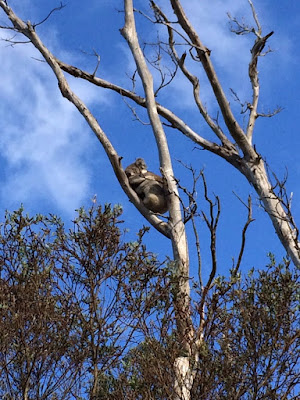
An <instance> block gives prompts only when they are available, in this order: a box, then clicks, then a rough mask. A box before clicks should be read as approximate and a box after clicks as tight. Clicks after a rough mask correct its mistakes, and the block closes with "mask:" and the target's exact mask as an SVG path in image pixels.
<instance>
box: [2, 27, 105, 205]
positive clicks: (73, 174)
mask: <svg viewBox="0 0 300 400" xmlns="http://www.w3.org/2000/svg"><path fill="white" fill-rule="evenodd" d="M2 37H3V33H2ZM55 46H57V44H55ZM0 57H1V64H0V74H1V82H0V102H1V107H0V132H1V136H0V156H1V158H2V160H3V164H5V171H3V168H1V169H2V173H1V175H2V174H3V176H2V183H1V191H0V196H1V203H2V204H4V206H5V207H8V206H9V204H12V205H14V204H19V203H20V202H25V201H26V200H29V199H30V202H31V203H33V204H34V203H36V202H40V201H47V202H48V203H49V202H50V203H51V202H53V203H55V206H56V207H58V208H60V209H61V211H63V212H69V213H71V212H72V211H73V210H74V208H76V207H78V206H80V205H81V204H82V202H83V200H84V199H85V198H86V196H88V197H90V192H91V189H90V188H89V185H90V173H89V171H88V166H87V165H86V163H83V162H82V158H83V156H84V155H85V153H86V152H87V151H88V149H89V148H90V147H92V146H91V140H92V135H91V134H90V132H89V128H88V126H87V125H86V123H85V121H84V120H83V118H82V117H81V115H80V114H79V113H78V111H77V110H76V109H75V107H74V106H73V105H72V104H71V103H69V102H68V101H67V100H66V99H63V98H62V96H61V95H60V93H59V90H58V88H57V82H56V80H55V77H54V76H53V73H52V71H51V70H50V68H49V67H48V65H46V64H45V63H41V62H39V61H36V60H35V59H34V58H40V57H39V55H38V54H37V52H36V51H35V50H34V49H33V47H32V46H31V45H18V46H15V47H14V48H7V47H6V45H5V43H4V42H2V43H1V47H0ZM72 87H73V89H74V90H76V93H77V94H78V95H79V96H80V97H81V98H83V99H84V100H85V101H86V102H87V103H88V104H91V103H93V105H95V104H99V102H100V103H102V104H105V103H106V102H107V100H104V99H103V98H101V96H100V95H99V91H98V90H97V89H96V88H93V87H92V86H91V85H87V84H85V83H84V82H81V81H75V80H73V81H72Z"/></svg>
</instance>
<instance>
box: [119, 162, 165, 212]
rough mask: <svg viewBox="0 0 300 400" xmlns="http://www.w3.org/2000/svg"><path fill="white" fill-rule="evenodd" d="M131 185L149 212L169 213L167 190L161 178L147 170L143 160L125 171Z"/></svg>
mask: <svg viewBox="0 0 300 400" xmlns="http://www.w3.org/2000/svg"><path fill="white" fill-rule="evenodd" d="M125 173H126V175H127V177H128V180H129V184H130V186H131V187H132V189H133V190H134V191H135V192H136V194H137V195H138V196H139V198H140V199H141V200H142V202H143V203H144V205H145V207H147V208H148V210H150V211H152V212H154V213H159V214H164V213H165V212H167V211H168V202H167V190H166V187H165V183H164V180H163V178H162V177H161V176H159V175H156V174H154V173H153V172H150V171H148V170H147V165H146V163H145V161H144V160H143V159H142V158H137V160H136V161H135V162H134V163H132V164H130V165H128V167H127V168H126V169H125Z"/></svg>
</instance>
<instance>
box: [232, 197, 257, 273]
mask: <svg viewBox="0 0 300 400" xmlns="http://www.w3.org/2000/svg"><path fill="white" fill-rule="evenodd" d="M236 196H237V195H236ZM237 197H238V199H239V200H240V201H241V202H242V204H244V206H245V207H246V208H247V209H248V219H247V221H246V223H245V225H244V228H243V231H242V243H241V248H240V252H239V256H238V260H237V263H236V265H235V267H234V269H233V276H236V274H237V272H238V270H239V268H240V265H241V262H242V258H243V254H244V250H245V245H246V232H247V229H248V227H249V225H250V224H251V222H253V221H254V219H253V218H252V201H251V196H248V204H247V205H246V204H245V203H244V202H243V201H242V200H241V199H240V198H239V196H237Z"/></svg>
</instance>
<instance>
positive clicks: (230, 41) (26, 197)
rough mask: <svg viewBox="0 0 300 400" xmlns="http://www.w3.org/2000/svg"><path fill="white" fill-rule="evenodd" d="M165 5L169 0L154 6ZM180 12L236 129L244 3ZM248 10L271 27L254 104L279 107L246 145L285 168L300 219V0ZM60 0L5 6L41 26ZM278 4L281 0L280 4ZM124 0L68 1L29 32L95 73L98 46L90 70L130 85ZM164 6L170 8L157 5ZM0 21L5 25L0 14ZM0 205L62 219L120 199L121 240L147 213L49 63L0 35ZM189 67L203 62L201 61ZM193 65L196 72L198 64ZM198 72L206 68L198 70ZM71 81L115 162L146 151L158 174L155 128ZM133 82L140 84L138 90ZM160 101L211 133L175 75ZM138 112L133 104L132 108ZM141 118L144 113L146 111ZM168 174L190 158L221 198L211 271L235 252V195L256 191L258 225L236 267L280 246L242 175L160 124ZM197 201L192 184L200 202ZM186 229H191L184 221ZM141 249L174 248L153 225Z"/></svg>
mask: <svg viewBox="0 0 300 400" xmlns="http://www.w3.org/2000/svg"><path fill="white" fill-rule="evenodd" d="M160 3H161V4H164V5H165V3H166V2H160ZM182 3H183V5H185V6H186V10H187V14H188V15H189V16H190V17H191V20H192V22H193V24H194V25H195V27H196V28H197V29H198V32H199V34H200V37H201V38H202V40H203V42H204V43H205V45H206V46H207V47H208V48H210V49H211V50H212V60H213V62H214V63H215V67H216V70H217V73H218V75H219V78H220V80H221V82H222V83H223V86H224V89H225V91H226V94H228V97H229V99H230V101H231V102H232V104H233V109H234V111H235V113H236V115H237V116H238V118H239V121H240V123H241V124H242V125H243V115H241V114H240V109H239V106H238V105H237V104H234V99H233V98H232V96H231V95H230V88H232V89H234V90H235V91H236V92H237V93H238V95H239V97H240V98H241V100H242V101H246V100H249V99H250V96H251V92H250V83H249V79H248V75H247V63H248V61H249V56H250V52H249V51H250V48H251V43H252V41H251V39H252V38H251V39H250V37H245V36H243V37H238V36H236V35H234V34H232V33H231V32H230V31H229V28H228V19H227V16H226V12H230V13H231V14H232V15H233V16H239V17H240V18H242V17H244V18H245V20H246V21H249V22H251V21H252V20H251V13H250V9H249V6H248V2H247V0H226V1H224V0H223V1H221V0H214V1H212V0H210V1H208V0H207V1H206V0H203V1H201V2H200V1H197V0H191V1H188V0H185V1H183V2H182ZM254 3H255V6H256V9H257V12H258V15H259V18H260V22H261V24H262V27H263V32H264V34H267V33H269V32H270V31H272V30H274V31H275V34H274V35H273V36H272V38H271V40H270V41H269V45H270V47H271V49H272V50H273V51H272V53H270V54H268V55H267V56H266V57H264V58H262V59H260V61H259V71H260V82H261V99H260V110H261V111H262V112H268V111H269V110H273V109H275V108H276V107H277V106H281V107H282V108H283V111H282V112H281V113H280V114H279V115H277V116H275V117H273V118H271V119H270V118H266V119H259V120H258V121H257V125H256V129H255V136H254V141H255V144H256V146H257V150H258V151H259V152H260V153H261V154H262V155H263V156H264V157H266V158H267V161H268V163H269V164H270V166H271V167H272V169H273V170H274V171H275V172H276V173H277V174H278V176H279V177H282V176H283V175H284V173H285V169H286V168H287V170H288V174H289V179H288V184H287V188H288V192H293V207H292V210H293V214H294V217H295V219H296V221H298V224H300V205H299V198H300V187H299V181H300V179H299V178H300V164H299V155H298V154H299V148H300V146H299V145H300V139H299V133H298V130H299V109H300V104H299V102H300V97H299V94H298V93H299V67H298V65H299V55H300V50H299V46H298V43H299V36H300V33H299V32H300V31H299V26H300V21H299V19H300V3H299V2H298V1H297V0H291V1H288V2H284V3H283V2H274V1H272V0H256V1H255V2H254ZM58 4H59V2H56V1H52V0H48V1H47V2H41V1H38V0H30V1H29V0H25V1H22V4H21V5H20V4H19V2H18V1H9V5H10V6H11V7H12V8H13V9H14V10H15V11H16V12H17V13H18V14H19V16H21V17H22V18H23V19H24V20H31V21H32V22H38V21H40V20H42V19H43V18H44V17H45V16H46V15H47V13H48V12H49V10H51V9H52V8H53V7H56V6H57V5H58ZM145 4H147V2H144V1H141V0H140V1H136V2H135V5H136V7H137V8H141V9H143V10H146V6H145ZM282 4H284V6H283V5H282ZM121 10H122V1H120V0H117V1H113V2H112V1H109V0H106V1H100V2H99V1H96V0H91V1H89V3H88V6H85V5H83V3H82V1H79V0H70V1H68V3H67V6H66V7H65V8H64V9H63V10H61V11H60V12H58V13H55V14H53V15H52V17H51V18H50V19H49V20H48V21H47V22H46V23H45V24H43V25H41V26H40V27H38V28H37V32H38V33H39V34H40V36H41V38H42V40H43V41H44V43H45V44H46V45H47V46H48V47H49V48H50V50H51V51H52V52H53V53H54V54H55V55H56V56H57V57H58V58H60V59H61V60H63V61H65V62H68V63H70V64H74V65H76V66H78V67H79V68H82V69H84V70H88V71H89V72H93V70H94V68H95V62H96V60H95V58H94V57H93V56H92V55H91V54H92V53H93V52H94V51H96V52H97V53H99V54H100V56H101V63H100V67H99V70H98V72H97V75H98V76H100V77H102V78H104V79H107V80H110V81H112V82H114V83H117V84H120V85H122V86H124V87H126V88H131V82H130V79H129V78H128V76H130V75H131V74H132V73H133V71H134V63H133V60H132V57H131V55H130V53H129V50H128V48H127V46H126V43H125V40H124V39H123V38H122V37H121V35H120V33H119V29H120V28H121V27H122V26H123V17H124V15H123V13H122V12H120V11H121ZM165 10H166V11H167V10H168V8H165ZM0 24H1V25H4V24H7V20H6V17H5V15H4V14H3V13H2V12H1V14H0ZM137 28H138V31H139V33H140V39H141V42H142V41H145V40H147V41H150V40H153V41H154V40H155V38H156V31H155V30H154V29H153V26H152V25H151V24H150V23H149V22H147V21H146V20H145V19H144V18H143V17H141V16H138V17H137ZM10 35H11V32H9V31H4V30H2V31H1V38H7V37H11V36H10ZM0 56H1V63H0V74H1V80H0V101H1V108H0V132H1V135H0V163H1V168H0V177H1V183H2V184H1V190H0V210H1V219H2V217H3V214H4V210H5V209H8V210H14V209H16V208H18V207H19V205H20V203H23V204H24V207H25V209H26V211H28V212H29V213H38V212H42V213H48V212H52V213H57V214H59V215H60V216H62V217H63V219H64V220H65V221H66V222H67V221H70V219H71V218H72V217H73V216H74V215H75V212H74V210H75V209H76V208H79V207H80V206H82V205H84V206H86V207H89V206H90V205H91V204H92V198H93V196H94V195H95V194H96V195H97V199H98V202H99V203H101V204H104V203H107V202H108V203H112V204H116V203H121V204H122V205H123V209H124V220H125V221H126V222H125V226H126V227H127V228H129V229H130V231H129V233H128V234H127V238H128V239H134V237H135V232H137V230H138V229H139V227H141V226H142V225H143V224H147V221H145V220H144V219H143V217H142V216H140V215H139V214H138V212H137V211H136V210H135V208H134V207H133V206H132V205H131V204H130V203H129V201H128V199H127V197H126V196H125V195H124V193H123V192H122V190H121V189H120V187H119V185H118V182H117V179H116V178H115V177H114V175H113V173H112V168H111V166H110V164H109V162H108V159H107V158H106V155H105V153H104V151H103V149H102V148H101V145H100V143H98V142H97V140H96V138H95V137H94V136H93V133H92V132H91V130H90V129H89V127H88V126H87V124H86V123H85V121H84V120H83V118H82V117H81V116H80V115H79V114H78V112H77V111H76V109H75V108H74V107H73V106H72V105H71V104H70V103H69V102H68V101H67V100H65V99H63V98H62V97H61V95H60V93H59V91H58V88H57V83H56V80H55V78H54V76H53V73H52V71H51V70H50V68H49V67H48V65H46V64H45V63H42V62H40V61H38V60H37V59H39V58H40V57H39V55H38V54H37V52H36V51H35V50H34V49H33V48H32V46H31V45H30V44H24V45H16V46H14V47H11V46H8V43H7V42H4V41H2V42H0ZM197 68H198V69H199V70H200V68H199V66H197ZM195 72H199V71H198V70H195ZM200 77H202V74H201V72H200ZM68 79H69V82H70V84H71V87H72V89H73V90H74V91H76V93H77V94H79V96H80V97H81V98H82V99H83V100H84V101H85V102H86V103H87V105H88V106H89V107H90V108H91V110H92V111H93V112H94V114H95V116H96V118H97V119H98V121H99V123H100V125H101V126H102V128H103V129H104V131H105V132H106V134H107V135H108V137H109V138H110V140H111V141H112V143H113V145H114V146H115V147H116V150H117V151H118V153H119V154H120V155H121V156H122V157H123V165H124V166H126V165H127V164H129V163H131V162H132V161H133V160H134V159H135V158H137V157H139V156H142V157H144V158H145V160H146V162H147V164H148V166H149V169H150V170H153V171H155V172H158V168H159V164H158V155H157V151H156V147H155V142H154V138H153V135H152V131H151V128H150V127H149V126H148V125H142V124H141V123H140V122H138V121H136V120H134V117H133V115H132V114H131V112H130V111H129V109H128V106H127V105H126V103H125V102H124V101H123V100H122V99H121V98H120V97H119V96H118V95H116V94H113V93H110V92H107V91H104V90H102V89H99V88H96V87H93V86H91V85H90V84H88V83H87V82H83V81H80V80H78V79H74V78H69V77H68ZM139 90H140V85H139V84H138V83H137V91H139ZM201 94H202V100H203V102H204V103H205V104H206V106H207V108H208V109H209V111H210V112H211V113H212V115H216V114H215V112H216V106H215V101H214V99H213V96H212V93H211V91H210V88H209V87H208V85H207V83H206V82H205V80H204V79H202V80H201ZM158 100H159V101H160V102H161V103H162V104H164V105H166V106H167V107H169V108H170V109H171V110H172V111H174V112H176V113H177V114H178V115H179V117H181V118H183V119H184V120H185V121H186V122H188V123H189V124H190V125H191V126H192V127H193V129H195V130H196V131H197V132H199V133H201V134H202V135H203V136H204V137H206V138H208V139H213V136H212V133H211V132H210V131H209V130H208V128H207V127H206V126H205V124H204V123H203V121H202V119H201V118H200V117H199V116H198V113H197V111H196V109H195V106H194V104H193V98H192V93H191V87H190V86H189V84H188V83H187V82H186V81H185V79H183V77H182V76H181V75H180V74H179V75H178V79H176V80H175V81H174V82H173V83H172V85H170V87H169V88H167V90H166V91H162V92H161V94H160V96H159V98H158ZM137 111H138V109H137ZM139 116H140V117H141V119H143V120H144V121H147V117H146V113H145V112H144V111H143V110H139ZM166 133H167V136H168V139H169V143H170V150H171V155H172V158H173V163H174V171H175V174H176V177H178V178H179V179H180V180H181V183H182V184H183V185H184V186H189V185H191V178H190V177H189V176H188V174H187V173H186V171H185V170H184V168H183V167H182V166H181V165H180V163H179V162H178V161H177V160H181V161H182V162H184V163H192V164H193V166H194V167H195V168H197V169H198V170H200V169H202V168H205V173H206V178H207V183H208V187H209V190H210V192H211V193H215V194H217V195H219V196H220V199H221V206H222V214H221V220H220V226H219V236H218V260H219V268H220V269H219V271H220V272H222V273H225V272H226V270H228V269H229V267H231V265H232V264H231V259H232V257H235V258H236V257H237V252H238V248H239V244H240V232H241V229H242V227H243V224H244V222H245V220H246V209H245V208H244V207H243V206H242V204H241V203H240V202H239V201H238V199H237V198H236V197H235V196H234V194H233V191H234V192H236V193H237V194H238V195H239V196H240V197H241V198H243V199H244V200H245V201H246V199H247V196H248V194H251V195H252V196H253V203H254V205H255V207H254V210H253V212H254V215H253V216H254V218H255V222H254V223H253V224H252V225H251V226H250V228H249V231H248V242H247V247H246V254H245V255H246V257H245V260H244V263H243V268H244V269H248V268H249V267H252V266H263V265H264V263H265V262H266V260H267V256H266V254H267V252H269V251H271V252H273V253H275V254H276V255H277V256H278V257H282V256H283V255H284V251H283V249H282V247H281V245H280V243H279V240H278V239H277V238H276V236H275V233H274V229H273V227H272V225H271V222H270V221H269V218H268V217H267V216H266V215H265V213H264V212H263V210H262V209H261V208H260V207H259V204H258V201H257V198H256V194H255V192H254V190H253V189H252V188H251V187H250V186H249V184H248V183H247V182H246V180H245V178H244V177H243V176H241V175H240V173H239V172H238V171H235V170H234V169H233V167H231V166H230V165H227V164H226V163H225V161H223V160H221V159H219V158H217V157H216V156H215V155H213V154H210V153H207V152H204V151H200V150H196V149H194V144H193V143H191V142H189V141H188V140H187V139H186V138H184V137H182V136H181V134H179V133H176V132H174V131H172V130H169V129H168V128H167V129H166ZM203 204H204V201H203V198H202V197H201V190H199V209H201V208H202V207H203ZM188 232H189V228H188ZM199 232H200V239H201V248H202V255H203V269H204V271H206V273H208V272H209V266H210V259H209V253H208V247H209V242H208V233H207V230H206V228H205V224H204V223H203V222H201V221H199ZM189 238H190V239H189V243H190V248H191V270H192V275H195V274H196V267H195V261H194V260H195V258H194V253H193V243H194V238H193V237H192V236H191V235H190V234H189ZM147 242H148V244H149V248H151V250H152V251H154V252H155V253H159V254H161V255H162V256H163V255H164V254H170V251H171V249H170V243H169V241H168V240H167V239H165V238H162V237H161V235H160V234H158V233H156V232H155V231H154V229H151V232H150V233H149V234H148V236H147Z"/></svg>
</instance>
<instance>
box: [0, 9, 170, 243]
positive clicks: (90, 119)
mask: <svg viewBox="0 0 300 400" xmlns="http://www.w3.org/2000/svg"><path fill="white" fill-rule="evenodd" d="M0 7H1V8H2V9H3V10H4V12H5V13H6V14H7V16H8V17H9V19H10V20H11V22H12V24H13V26H14V27H15V29H16V30H17V31H18V32H21V33H22V34H23V35H24V36H26V37H27V38H28V39H29V40H30V41H31V42H32V44H33V45H34V46H35V47H36V48H37V49H38V50H39V52H40V53H41V54H42V56H43V57H44V59H45V60H46V62H47V63H48V64H49V66H50V67H51V69H52V70H53V72H54V74H55V76H56V78H57V81H58V86H59V89H60V91H61V94H62V96H63V97H65V98H67V99H68V100H69V101H70V102H71V103H73V104H74V106H75V107H76V108H77V109H78V111H79V112H80V114H81V115H82V116H83V117H84V118H85V120H86V121H87V123H88V124H89V126H90V128H91V129H92V131H93V132H94V133H95V135H96V137H97V138H98V140H99V141H100V143H101V144H102V146H103V148H104V150H105V152H106V154H107V156H108V158H109V160H110V162H111V165H112V167H113V169H114V171H115V174H116V177H117V179H118V181H119V183H120V185H121V187H122V188H123V190H124V191H125V193H126V194H127V196H128V197H129V199H130V200H131V201H132V202H133V203H134V204H135V206H136V207H137V208H138V210H139V211H140V212H141V214H142V215H143V216H144V217H145V218H146V219H147V220H148V221H149V222H150V223H151V225H153V226H154V227H155V228H156V229H157V230H158V231H159V232H161V233H162V234H163V235H165V236H166V237H170V233H169V229H168V225H167V223H166V222H163V221H162V220H160V219H159V218H157V216H156V215H154V214H153V213H151V212H150V211H149V210H148V209H147V208H146V207H145V206H144V205H143V203H142V201H141V200H140V199H139V198H138V196H137V194H136V193H135V192H134V191H133V190H132V189H131V187H130V185H129V182H128V179H127V177H126V174H125V172H124V170H123V169H122V167H121V162H120V161H121V157H120V156H119V155H118V154H117V152H116V150H115V149H114V147H113V145H112V143H111V142H110V140H109V139H108V137H107V136H106V134H105V132H104V131H103V130H102V128H101V126H100V125H99V123H98V121H97V120H96V118H95V117H94V116H93V114H92V113H91V112H90V111H89V109H88V108H87V106H86V105H85V104H84V102H83V101H82V100H81V99H80V98H79V97H78V96H77V95H76V94H75V93H74V92H73V91H72V90H71V88H70V86H69V84H68V82H67V80H66V78H65V76H64V74H63V73H62V70H61V68H60V66H59V64H58V62H57V60H56V58H55V57H54V56H53V54H52V53H51V52H50V51H49V50H48V49H47V47H46V46H45V45H44V44H43V43H42V41H41V40H40V38H39V36H38V35H37V34H36V32H35V30H34V29H33V27H32V25H31V24H30V22H27V24H26V23H25V22H23V21H22V20H21V19H20V18H19V17H17V16H16V15H15V14H14V12H13V11H12V9H11V8H9V7H8V6H7V5H6V4H5V3H3V1H0Z"/></svg>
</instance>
